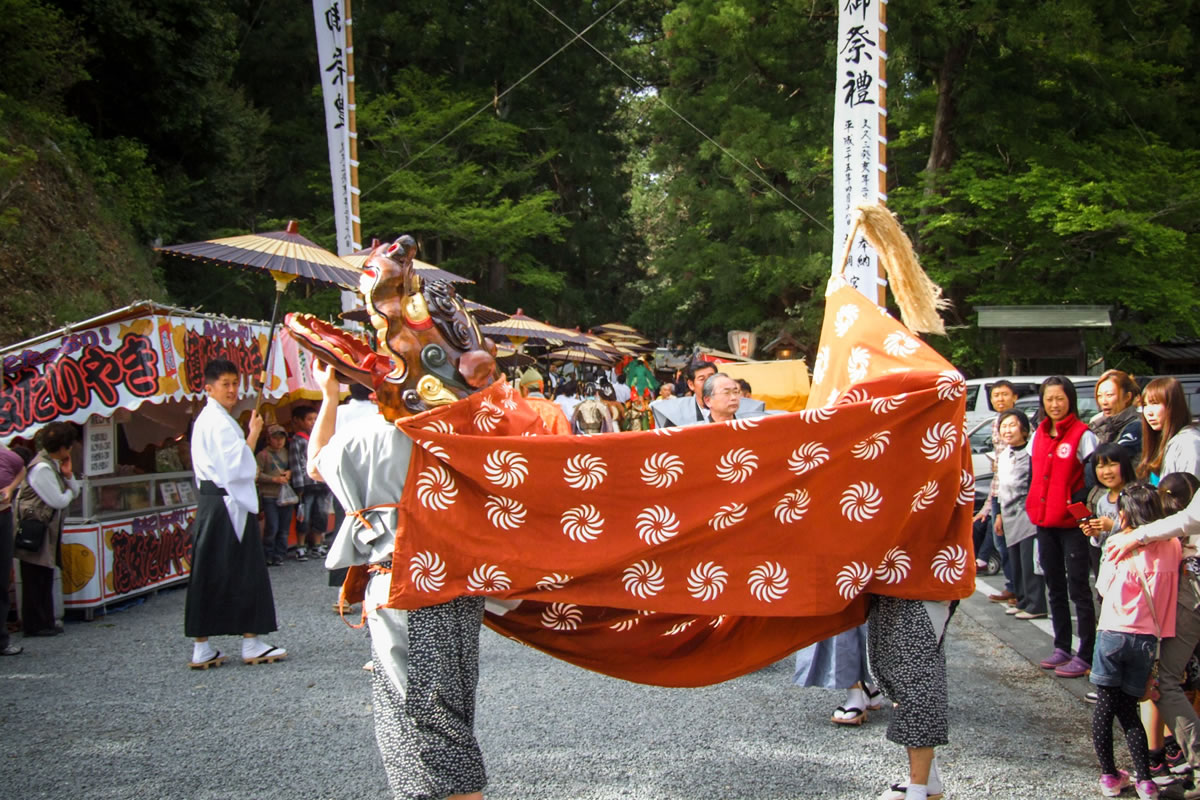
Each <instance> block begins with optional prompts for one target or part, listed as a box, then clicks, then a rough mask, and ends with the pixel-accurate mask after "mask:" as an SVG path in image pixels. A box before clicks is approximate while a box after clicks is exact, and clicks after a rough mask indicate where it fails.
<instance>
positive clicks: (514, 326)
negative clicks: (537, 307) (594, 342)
mask: <svg viewBox="0 0 1200 800" xmlns="http://www.w3.org/2000/svg"><path fill="white" fill-rule="evenodd" d="M479 330H481V331H482V332H483V333H485V334H487V335H488V336H506V337H508V339H509V340H510V341H512V343H513V344H518V345H519V344H522V343H524V342H526V341H529V342H541V343H550V342H558V343H560V344H561V343H563V342H566V343H569V344H587V337H585V336H584V335H583V334H580V333H575V332H574V331H569V330H566V329H565V328H556V327H554V326H553V325H547V324H546V323H545V322H539V321H538V320H536V319H534V318H533V317H528V316H526V315H525V313H524V312H523V311H522V310H521V309H519V308H518V309H517V313H515V314H513V315H512V316H511V317H509V318H508V319H506V320H501V321H499V322H491V323H488V324H486V325H480V326H479Z"/></svg>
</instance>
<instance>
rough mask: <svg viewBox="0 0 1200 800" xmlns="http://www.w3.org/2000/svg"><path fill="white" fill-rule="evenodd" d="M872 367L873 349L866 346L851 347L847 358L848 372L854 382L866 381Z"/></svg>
mask: <svg viewBox="0 0 1200 800" xmlns="http://www.w3.org/2000/svg"><path fill="white" fill-rule="evenodd" d="M870 368H871V351H870V350H868V349H867V348H865V347H852V348H850V356H849V358H847V359H846V374H847V375H849V376H850V380H851V382H853V383H858V382H859V381H865V380H866V379H867V371H868V370H869V369H870Z"/></svg>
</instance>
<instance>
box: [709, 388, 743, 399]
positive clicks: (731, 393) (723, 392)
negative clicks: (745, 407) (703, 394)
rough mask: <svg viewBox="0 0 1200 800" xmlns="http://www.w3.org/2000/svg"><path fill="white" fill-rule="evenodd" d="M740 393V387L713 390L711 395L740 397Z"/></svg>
mask: <svg viewBox="0 0 1200 800" xmlns="http://www.w3.org/2000/svg"><path fill="white" fill-rule="evenodd" d="M741 394H742V390H741V389H721V390H720V391H717V392H713V395H715V396H716V397H740V396H741Z"/></svg>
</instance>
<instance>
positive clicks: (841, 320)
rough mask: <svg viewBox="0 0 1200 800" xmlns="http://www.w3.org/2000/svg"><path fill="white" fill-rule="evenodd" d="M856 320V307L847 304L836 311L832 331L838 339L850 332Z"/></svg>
mask: <svg viewBox="0 0 1200 800" xmlns="http://www.w3.org/2000/svg"><path fill="white" fill-rule="evenodd" d="M856 319H858V306H856V305H854V304H853V303H847V304H846V305H844V306H842V307H841V308H839V309H838V310H837V316H836V317H835V318H834V320H833V330H834V333H836V334H837V336H838V338H839V339H840V338H842V337H843V336H845V335H846V334H847V333H849V332H850V328H851V327H853V326H854V321H855V320H856Z"/></svg>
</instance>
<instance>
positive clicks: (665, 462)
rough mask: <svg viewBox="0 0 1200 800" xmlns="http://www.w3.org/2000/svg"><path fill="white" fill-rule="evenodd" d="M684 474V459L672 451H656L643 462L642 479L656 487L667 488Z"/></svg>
mask: <svg viewBox="0 0 1200 800" xmlns="http://www.w3.org/2000/svg"><path fill="white" fill-rule="evenodd" d="M668 430H669V429H668ZM682 474H683V461H682V459H680V458H679V456H674V455H671V454H670V453H656V454H655V455H652V456H650V457H649V458H647V459H646V460H645V461H644V462H642V480H643V481H645V482H646V484H647V485H648V486H653V487H654V488H655V489H665V488H667V487H668V486H670V485H671V484H672V483H674V482H675V481H677V480H679V476H680V475H682Z"/></svg>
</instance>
